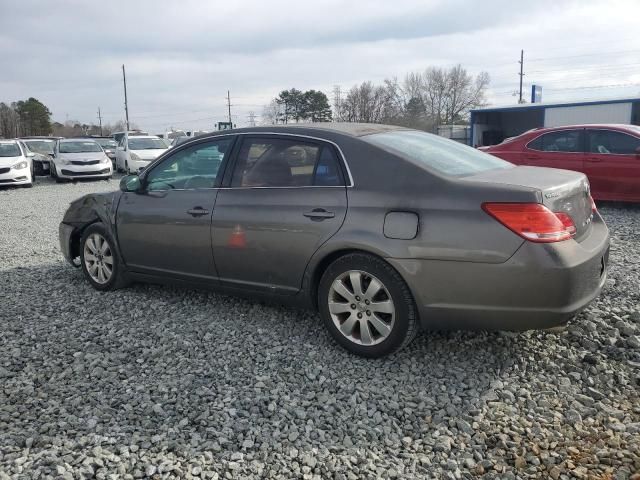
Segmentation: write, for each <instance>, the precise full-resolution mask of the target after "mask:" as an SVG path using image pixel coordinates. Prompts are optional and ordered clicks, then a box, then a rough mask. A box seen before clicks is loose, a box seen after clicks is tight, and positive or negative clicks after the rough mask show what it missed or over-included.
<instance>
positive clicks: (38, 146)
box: [24, 140, 55, 155]
mask: <svg viewBox="0 0 640 480" xmlns="http://www.w3.org/2000/svg"><path fill="white" fill-rule="evenodd" d="M24 143H26V144H27V146H28V147H29V150H31V151H32V152H37V153H42V154H44V155H48V154H50V153H53V144H54V143H55V142H54V141H53V140H24Z"/></svg>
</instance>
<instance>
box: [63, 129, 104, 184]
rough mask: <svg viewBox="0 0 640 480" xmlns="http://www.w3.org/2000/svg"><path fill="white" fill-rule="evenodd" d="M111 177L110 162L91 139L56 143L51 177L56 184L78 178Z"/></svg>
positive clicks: (68, 139) (75, 139) (66, 139)
mask: <svg viewBox="0 0 640 480" xmlns="http://www.w3.org/2000/svg"><path fill="white" fill-rule="evenodd" d="M112 175H113V166H112V165H111V160H110V159H109V157H107V154H106V153H104V150H103V149H102V147H101V146H100V145H98V143H97V142H96V141H95V140H93V139H91V138H65V139H62V140H58V141H56V145H55V149H54V153H53V161H52V162H51V176H52V177H53V178H55V179H56V181H57V182H61V181H63V180H77V179H79V178H99V179H107V178H110V177H111V176H112Z"/></svg>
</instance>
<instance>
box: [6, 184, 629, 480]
mask: <svg viewBox="0 0 640 480" xmlns="http://www.w3.org/2000/svg"><path fill="white" fill-rule="evenodd" d="M115 188H117V179H114V180H112V181H110V182H105V181H98V182H86V183H77V184H62V185H57V184H55V183H53V182H51V181H50V180H42V179H41V180H40V181H39V182H38V184H37V185H36V186H35V187H34V188H33V189H30V190H28V189H5V190H0V219H1V220H0V222H1V223H0V292H1V293H0V304H1V309H0V480H1V479H6V478H21V479H22V478H24V479H27V478H65V479H71V478H192V477H193V478H229V479H234V478H304V479H311V478H314V479H316V478H317V479H320V478H322V479H325V478H334V479H361V478H371V479H374V478H396V477H397V478H445V479H460V478H501V479H516V478H545V479H546V478H552V479H558V478H562V479H569V478H585V479H586V478H592V479H596V478H598V479H611V478H615V479H627V478H630V477H632V476H633V475H634V474H635V473H637V472H638V471H640V280H639V279H640V206H620V205H604V206H601V212H602V213H603V215H604V217H605V219H606V221H607V222H608V224H609V227H610V228H611V232H612V250H611V266H610V280H609V281H608V285H607V286H606V289H605V291H604V292H603V294H602V295H601V297H600V298H599V299H598V300H597V301H596V302H594V303H593V304H592V306H590V307H589V308H588V310H587V311H585V312H584V313H582V314H581V315H579V317H578V318H577V319H576V320H574V321H573V322H572V323H571V324H570V326H569V328H568V329H567V330H566V331H565V332H563V333H546V332H528V333H524V334H520V335H506V334H499V333H427V334H422V335H420V336H419V337H418V338H417V339H416V341H415V342H414V343H413V344H412V345H411V346H410V347H409V348H408V349H406V350H405V351H403V352H401V353H399V354H397V355H395V356H393V357H390V358H387V359H384V360H378V361H373V360H366V359H361V358H357V357H354V356H352V355H349V354H348V353H346V352H345V351H343V350H342V349H340V348H339V347H338V346H336V345H335V344H334V343H333V342H332V341H331V339H330V338H329V336H328V334H327V333H326V332H325V331H324V329H323V327H322V326H321V324H320V322H319V320H318V317H317V315H315V314H313V313H308V312H302V311H297V310H291V309H286V308H280V307H274V306H266V305H262V304H259V303H253V302H251V301H247V300H242V299H237V298H232V297H226V296H223V295H219V294H215V293H208V292H202V291H193V290H185V289H179V288H171V287H162V286H150V285H134V286H133V287H131V288H128V289H125V290H121V291H118V292H115V293H98V292H96V291H94V290H93V289H91V287H90V286H89V284H88V283H87V282H86V281H85V280H84V279H83V278H82V274H81V272H80V271H79V270H76V269H73V268H72V267H71V266H69V265H67V264H66V263H65V262H64V261H63V259H62V256H61V254H60V251H59V247H58V238H57V231H58V223H59V222H60V219H61V218H62V215H63V212H64V211H65V209H66V208H67V205H68V203H69V202H70V201H71V200H73V199H75V198H77V197H79V196H81V195H83V194H85V193H88V192H94V191H105V190H111V189H115Z"/></svg>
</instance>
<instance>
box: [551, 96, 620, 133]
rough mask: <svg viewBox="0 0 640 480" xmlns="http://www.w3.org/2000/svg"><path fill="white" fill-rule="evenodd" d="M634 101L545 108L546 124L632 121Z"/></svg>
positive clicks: (553, 125) (556, 125) (555, 125)
mask: <svg viewBox="0 0 640 480" xmlns="http://www.w3.org/2000/svg"><path fill="white" fill-rule="evenodd" d="M631 107H632V103H631V102H628V103H601V104H597V105H580V106H573V107H571V106H570V107H550V108H547V109H545V112H544V113H545V115H544V126H545V127H560V126H563V125H576V124H577V125H579V124H583V123H630V122H631Z"/></svg>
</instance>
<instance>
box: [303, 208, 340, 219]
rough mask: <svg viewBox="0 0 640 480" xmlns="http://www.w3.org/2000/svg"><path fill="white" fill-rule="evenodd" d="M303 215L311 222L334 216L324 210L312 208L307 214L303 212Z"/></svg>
mask: <svg viewBox="0 0 640 480" xmlns="http://www.w3.org/2000/svg"><path fill="white" fill-rule="evenodd" d="M303 215H304V216H305V217H307V218H310V219H311V220H324V219H325V218H333V217H335V216H336V214H335V213H333V212H327V211H326V210H325V209H324V208H314V209H313V210H311V211H309V212H304V213H303Z"/></svg>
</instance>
